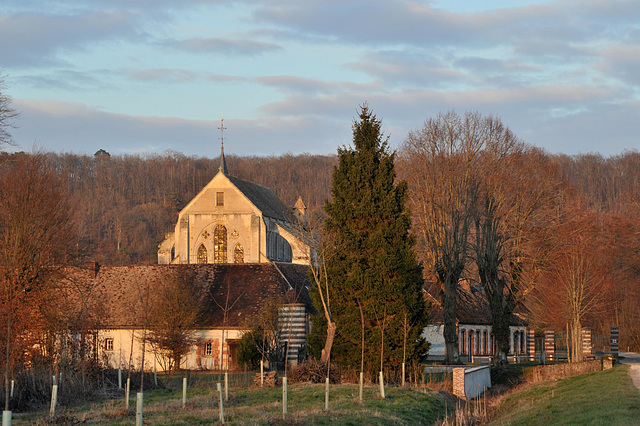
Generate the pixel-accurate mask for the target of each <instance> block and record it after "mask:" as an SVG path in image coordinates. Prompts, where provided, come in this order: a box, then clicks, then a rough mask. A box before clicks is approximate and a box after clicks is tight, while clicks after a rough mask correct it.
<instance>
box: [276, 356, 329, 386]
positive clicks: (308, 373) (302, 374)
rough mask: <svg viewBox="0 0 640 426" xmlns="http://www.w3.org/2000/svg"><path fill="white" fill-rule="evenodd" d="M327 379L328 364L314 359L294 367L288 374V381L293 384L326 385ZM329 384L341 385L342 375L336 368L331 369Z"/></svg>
mask: <svg viewBox="0 0 640 426" xmlns="http://www.w3.org/2000/svg"><path fill="white" fill-rule="evenodd" d="M326 378H327V366H326V364H323V363H321V362H320V361H318V360H316V359H313V358H310V359H307V360H306V361H305V362H303V363H302V364H298V365H297V366H295V367H292V368H291V370H289V373H288V374H287V380H289V381H290V382H291V383H324V382H325V380H326ZM329 382H330V383H340V374H339V372H338V371H337V370H336V369H335V368H330V369H329Z"/></svg>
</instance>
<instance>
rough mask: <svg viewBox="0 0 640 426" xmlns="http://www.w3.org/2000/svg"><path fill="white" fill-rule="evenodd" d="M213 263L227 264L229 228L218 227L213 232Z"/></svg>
mask: <svg viewBox="0 0 640 426" xmlns="http://www.w3.org/2000/svg"><path fill="white" fill-rule="evenodd" d="M213 263H227V228H225V227H224V225H217V226H216V228H215V229H214V230H213Z"/></svg>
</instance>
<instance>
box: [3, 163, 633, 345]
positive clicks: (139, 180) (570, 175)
mask: <svg viewBox="0 0 640 426" xmlns="http://www.w3.org/2000/svg"><path fill="white" fill-rule="evenodd" d="M21 155H30V154H25V153H14V154H9V153H6V152H3V153H0V164H2V163H4V162H5V161H10V160H11V159H12V157H15V156H21ZM399 155H402V152H399ZM527 155H530V156H531V158H530V161H528V164H529V167H528V170H527V171H526V173H533V174H536V175H538V176H540V178H541V179H550V180H553V185H555V188H557V189H556V194H557V197H556V199H557V200H556V205H555V206H553V207H552V208H553V209H555V210H551V211H548V212H547V214H548V215H550V220H549V223H550V224H551V223H552V222H554V221H557V220H558V219H559V218H560V219H559V220H561V221H563V220H565V218H566V221H567V222H571V223H572V225H571V226H572V227H575V226H578V227H580V228H581V229H580V238H581V241H582V242H584V244H586V245H587V248H588V250H589V251H590V253H591V254H592V257H591V260H588V261H589V262H591V263H592V264H593V268H594V271H595V273H596V274H597V278H596V281H597V283H596V284H594V286H593V287H594V288H595V289H597V291H598V292H599V295H598V297H597V301H594V306H592V308H591V309H589V311H588V312H587V313H586V315H585V320H584V322H583V325H585V326H589V327H592V328H593V329H594V332H595V333H601V334H607V333H608V327H609V326H610V325H619V326H620V327H621V337H620V339H621V341H620V344H621V347H624V348H627V347H630V348H635V349H640V303H638V301H639V300H640V288H639V287H640V286H638V278H640V205H639V203H640V153H638V152H626V153H623V154H621V155H618V156H614V157H609V158H604V157H602V156H601V155H598V154H585V155H578V156H567V155H554V154H549V153H546V152H541V151H540V150H533V151H531V152H530V153H529V154H527ZM45 156H46V158H47V160H48V161H50V162H51V164H52V165H53V167H54V168H55V170H56V171H57V173H58V174H59V176H60V177H61V178H62V179H63V181H64V182H66V184H67V187H68V190H69V193H70V194H71V197H72V202H73V204H75V207H76V217H75V218H74V220H75V221H76V223H77V229H78V234H77V235H78V236H77V245H78V247H82V248H83V249H84V250H85V257H84V260H85V261H96V262H98V263H100V264H108V265H122V264H153V263H156V262H157V247H158V244H159V243H160V242H161V241H162V240H163V239H164V237H165V234H166V233H168V232H172V231H173V228H174V226H175V222H176V220H177V215H178V212H179V211H180V210H181V208H182V207H184V205H185V204H186V203H187V202H188V201H189V200H191V199H192V198H193V197H194V196H195V195H196V194H197V193H198V192H199V191H200V190H201V189H202V188H203V187H204V185H205V184H206V183H208V182H209V180H211V179H212V178H213V176H214V175H215V174H216V173H217V171H218V166H219V158H213V159H209V158H203V157H188V156H184V155H182V154H180V153H178V152H172V151H169V152H165V153H164V154H162V155H150V156H137V155H131V156H129V155H127V156H112V155H109V153H108V152H106V151H103V150H100V151H98V152H97V153H96V154H95V155H93V156H90V155H79V154H72V153H64V154H57V153H47V154H45ZM226 160H227V165H228V169H229V173H230V174H232V175H234V176H237V177H239V178H242V179H246V180H249V181H252V182H256V183H258V184H261V185H264V186H266V187H268V188H270V189H272V190H273V191H274V192H275V193H276V194H277V195H278V196H279V197H280V198H281V199H282V200H283V201H284V202H285V204H286V205H288V206H293V204H294V203H295V201H296V200H297V198H298V197H302V199H303V201H304V203H305V204H306V206H307V208H308V210H307V215H308V221H309V224H310V226H311V227H312V228H316V229H317V227H318V226H320V224H321V223H322V220H323V218H324V212H323V206H324V202H325V200H326V199H327V198H328V197H329V194H330V188H331V176H332V173H333V168H334V166H335V165H336V164H337V156H334V155H325V156H320V155H309V154H302V155H292V154H284V155H281V156H271V157H239V156H233V155H227V156H226ZM396 168H397V169H398V170H397V173H398V178H399V179H404V177H405V175H404V171H403V170H402V167H398V166H397V165H396ZM543 169H544V172H543ZM538 171H539V172H540V173H538ZM521 172H523V171H520V170H514V171H513V173H514V175H517V174H518V173H521ZM411 189H412V188H411V187H409V191H410V196H411ZM554 212H555V213H554ZM568 212H570V213H571V214H570V215H569V216H570V217H569V216H567V214H568ZM552 215H555V216H556V217H555V218H551V216H552ZM414 226H415V225H414ZM568 238H569V237H568ZM571 238H573V237H571ZM572 244H573V242H572V241H570V240H569V239H568V240H567V241H566V242H565V246H564V249H565V250H566V247H567V245H568V246H571V245H572ZM422 245H423V242H422V241H420V238H418V246H417V253H418V256H419V257H420V258H421V259H420V260H425V259H424V256H426V252H427V250H426V249H425V248H424V247H422ZM562 247H563V246H562V245H558V250H561V249H563V248H562ZM425 273H426V278H427V280H428V279H429V273H430V271H428V269H426V270H425ZM555 281H557V275H556V276H555V278H554V275H553V274H548V275H546V276H545V275H544V274H543V275H542V276H541V277H540V280H539V285H538V289H537V291H535V292H531V296H532V297H531V298H530V299H528V300H527V299H526V298H525V300H524V301H525V305H526V307H527V309H529V311H530V315H531V319H532V320H533V322H534V323H535V324H536V325H537V326H540V327H543V326H551V327H555V328H556V329H560V330H562V329H563V328H564V327H565V326H566V318H563V315H562V313H561V312H560V311H559V310H561V309H562V306H561V305H560V304H558V306H557V308H555V307H554V306H553V303H554V300H555V299H557V297H556V296H554V294H553V289H554V288H557V285H556V282H555ZM545 295H546V296H545ZM596 302H597V303H596Z"/></svg>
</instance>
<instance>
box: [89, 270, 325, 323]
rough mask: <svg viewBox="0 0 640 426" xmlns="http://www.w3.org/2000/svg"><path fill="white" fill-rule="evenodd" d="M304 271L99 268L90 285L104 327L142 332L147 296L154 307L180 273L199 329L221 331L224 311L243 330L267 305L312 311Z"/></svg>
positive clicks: (228, 318)
mask: <svg viewBox="0 0 640 426" xmlns="http://www.w3.org/2000/svg"><path fill="white" fill-rule="evenodd" d="M307 269H308V268H307V266H304V265H294V264H283V263H278V264H273V263H254V264H207V265H148V266H142V265H139V266H138V265H136V266H102V267H100V268H99V269H98V272H97V274H95V277H94V278H93V280H94V283H95V285H96V290H97V292H98V294H99V295H100V297H101V298H102V300H103V301H104V302H105V303H104V304H105V306H106V318H105V324H106V326H107V327H108V328H119V327H123V328H129V327H136V328H137V327H142V326H143V324H144V309H143V307H144V306H145V302H146V295H147V294H148V295H149V304H152V303H154V300H155V297H157V292H154V289H155V288H158V287H159V286H160V285H161V283H162V282H163V280H165V279H167V278H168V277H171V276H175V274H176V273H181V272H183V273H185V274H186V275H185V276H188V277H189V284H190V285H193V286H195V290H196V292H197V294H199V296H200V299H201V300H202V302H203V307H204V309H203V315H202V321H201V327H202V328H216V327H222V325H223V319H224V310H225V307H226V310H227V311H228V312H227V321H226V325H225V326H226V327H242V326H246V324H247V323H248V322H250V319H251V318H252V317H255V316H256V315H257V314H258V313H259V312H260V310H261V309H262V307H263V306H264V305H265V303H266V302H267V301H269V300H274V301H276V302H280V303H304V304H305V305H307V309H308V310H312V309H313V308H312V306H311V301H310V299H309V295H308V288H309V285H310V282H309V279H308V276H307ZM147 288H148V289H149V292H148V293H147V291H146V290H147Z"/></svg>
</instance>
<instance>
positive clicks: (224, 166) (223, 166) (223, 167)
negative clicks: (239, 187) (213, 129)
mask: <svg viewBox="0 0 640 426" xmlns="http://www.w3.org/2000/svg"><path fill="white" fill-rule="evenodd" d="M218 129H219V130H220V167H218V171H221V172H222V173H224V174H225V175H227V174H229V172H228V171H227V162H226V160H225V159H224V131H225V129H226V127H224V118H222V117H220V127H218Z"/></svg>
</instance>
